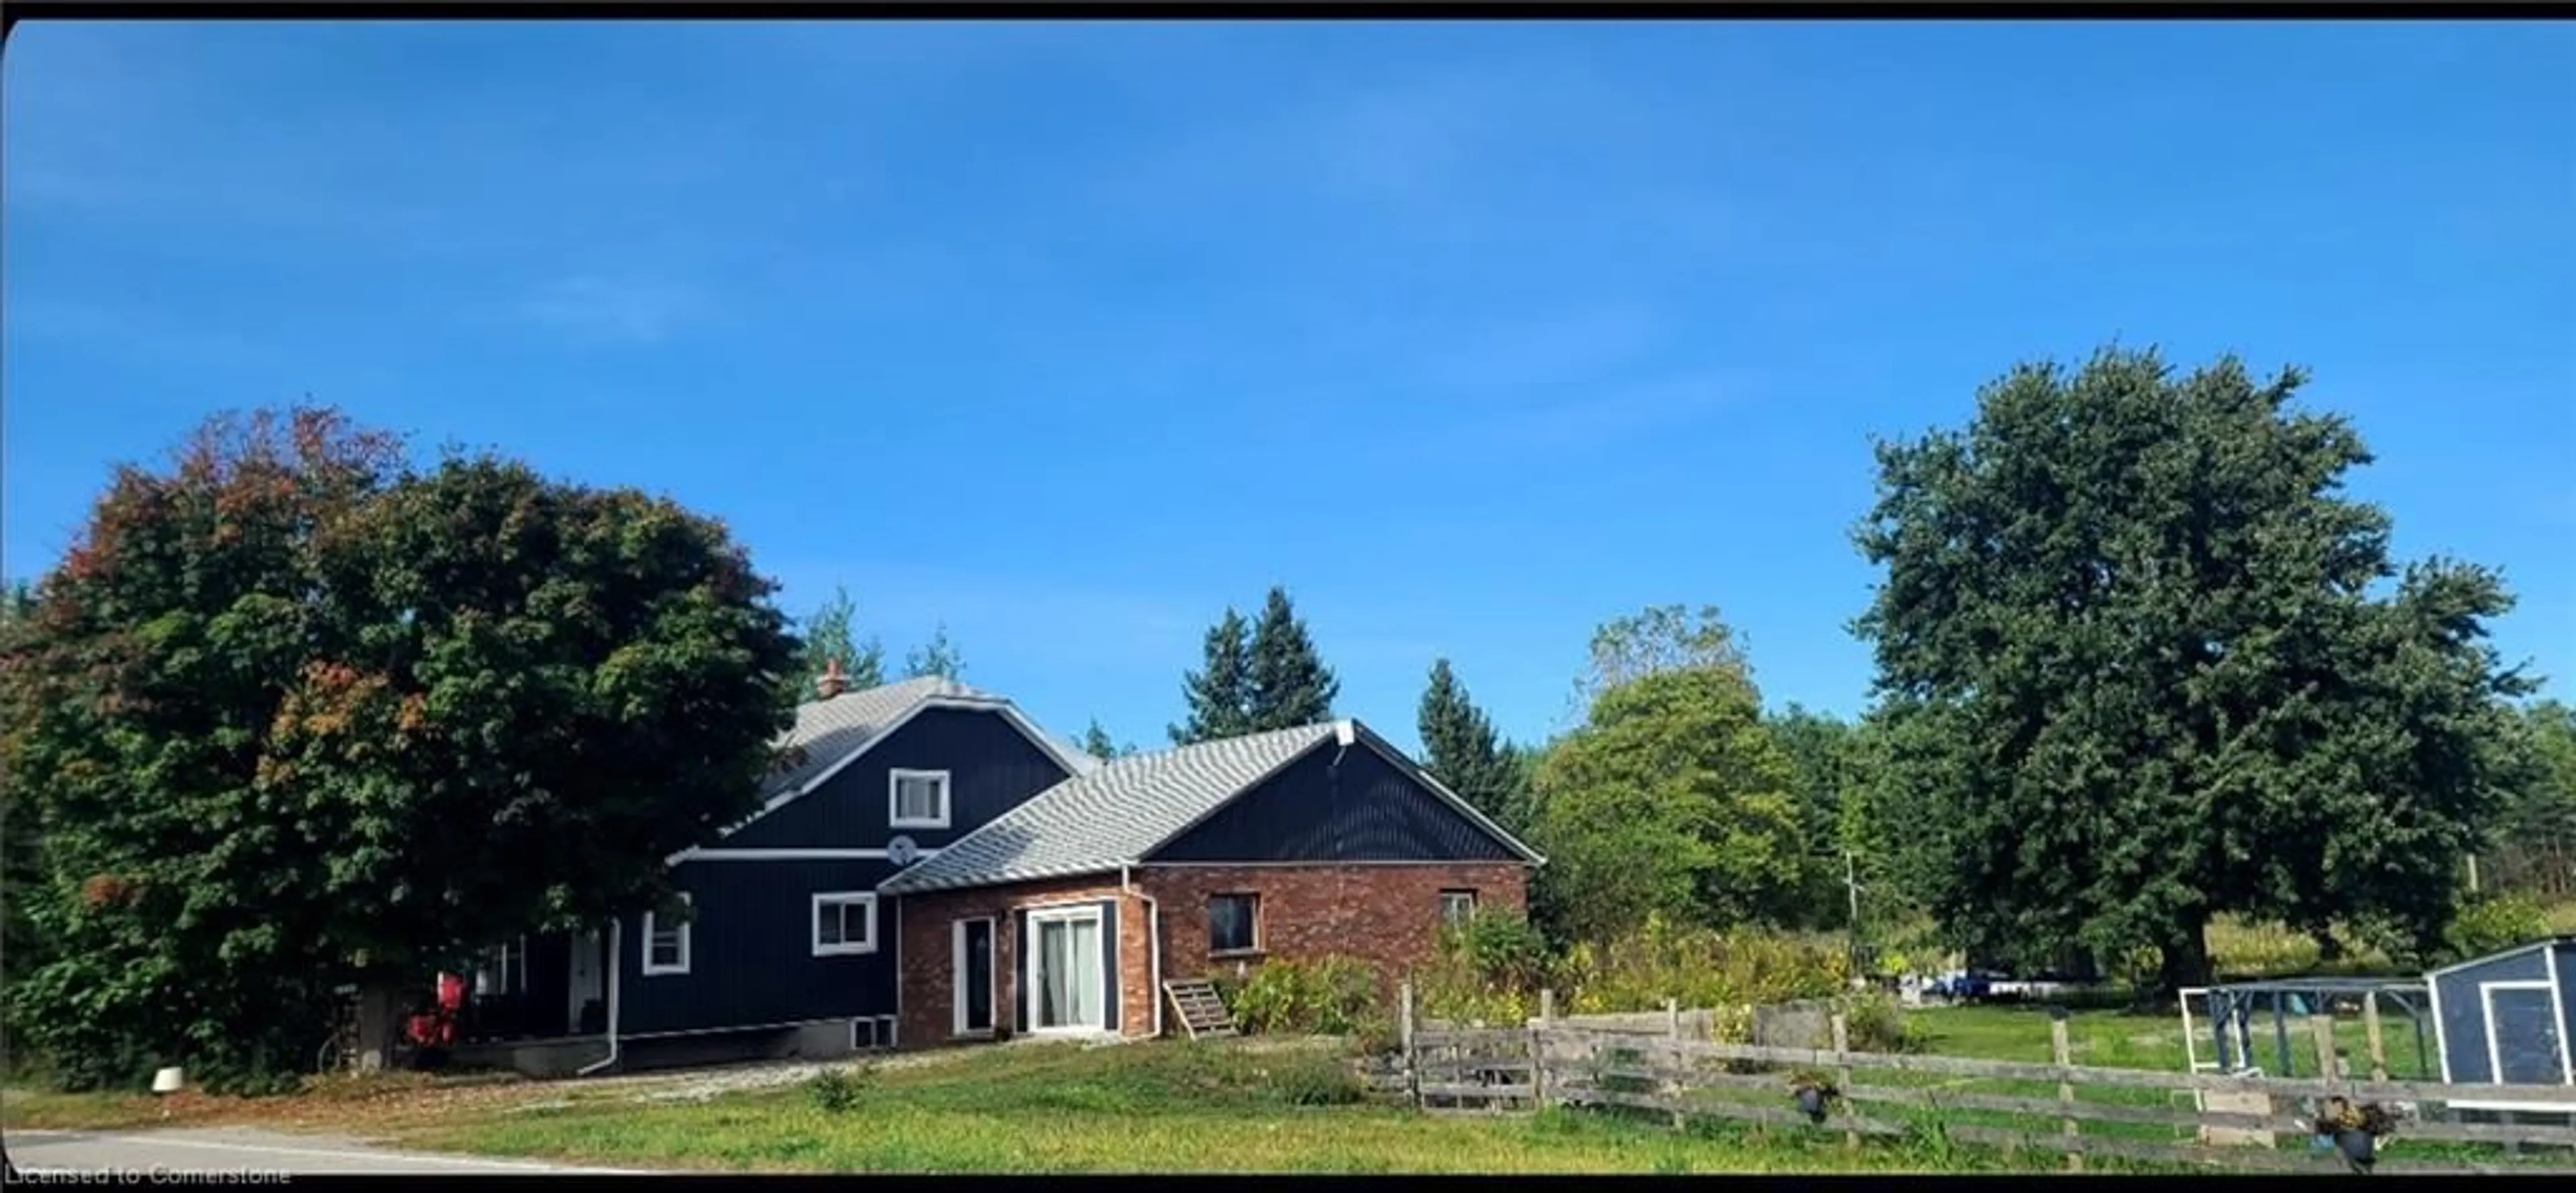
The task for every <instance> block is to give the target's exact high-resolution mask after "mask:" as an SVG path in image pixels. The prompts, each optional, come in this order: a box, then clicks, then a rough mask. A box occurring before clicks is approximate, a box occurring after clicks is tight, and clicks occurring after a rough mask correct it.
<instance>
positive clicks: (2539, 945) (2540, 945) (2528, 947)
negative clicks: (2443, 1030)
mask: <svg viewBox="0 0 2576 1193" xmlns="http://www.w3.org/2000/svg"><path fill="white" fill-rule="evenodd" d="M2558 941H2559V938H2558V937H2555V936H2552V937H2549V938H2547V939H2545V940H2535V941H2533V942H2531V943H2530V944H2518V945H2515V946H2513V947H2512V948H2509V949H2503V950H2500V951H2497V952H2493V953H2489V954H2487V955H2486V956H2483V957H2471V958H2469V959H2468V960H2466V961H2455V962H2453V963H2451V964H2449V965H2445V966H2443V967H2442V968H2440V969H2436V970H2431V971H2428V972H2427V973H2425V975H2424V978H2425V980H2426V981H2431V980H2432V979H2434V978H2438V977H2441V976H2442V975H2444V974H2451V973H2458V972H2460V971H2461V970H2464V969H2468V968H2470V967H2472V966H2478V965H2485V964H2488V963H2489V962H2494V961H2502V960H2504V959H2505V958H2507V957H2519V956H2521V955H2523V954H2524V953H2528V952H2530V951H2532V950H2533V949H2545V948H2548V947H2549V946H2551V945H2554V944H2557V943H2558Z"/></svg>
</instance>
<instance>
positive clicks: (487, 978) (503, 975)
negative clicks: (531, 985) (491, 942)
mask: <svg viewBox="0 0 2576 1193" xmlns="http://www.w3.org/2000/svg"><path fill="white" fill-rule="evenodd" d="M527 992H528V939H527V938H526V937H524V936H522V937H520V938H518V939H517V940H513V941H508V942H505V943H503V944H500V945H496V946H494V947H493V948H492V950H491V951H489V952H487V953H485V954H484V955H483V964H482V965H481V966H480V967H478V968H476V969H475V971H474V993H475V995H476V996H478V997H483V998H493V997H498V996H500V995H504V994H525V993H527Z"/></svg>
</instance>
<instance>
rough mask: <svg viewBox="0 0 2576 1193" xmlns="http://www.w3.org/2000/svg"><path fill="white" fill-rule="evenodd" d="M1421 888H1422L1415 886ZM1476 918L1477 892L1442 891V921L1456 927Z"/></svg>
mask: <svg viewBox="0 0 2576 1193" xmlns="http://www.w3.org/2000/svg"><path fill="white" fill-rule="evenodd" d="M1415 889H1417V890H1418V889H1420V888H1415ZM1474 918H1476V892H1474V891H1442V892H1440V922H1441V923H1442V924H1444V925H1446V926H1448V927H1452V928H1455V927H1457V926H1459V925H1461V924H1464V923H1466V922H1467V921H1469V920H1471V919H1474Z"/></svg>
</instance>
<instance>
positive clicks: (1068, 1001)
mask: <svg viewBox="0 0 2576 1193" xmlns="http://www.w3.org/2000/svg"><path fill="white" fill-rule="evenodd" d="M1029 934H1030V935H1031V936H1033V937H1035V938H1036V939H1035V940H1034V941H1032V942H1031V943H1032V944H1033V946H1034V947H1032V948H1030V949H1029V968H1030V970H1031V971H1032V972H1031V973H1030V974H1029V975H1028V983H1029V992H1030V995H1031V997H1030V999H1029V1026H1030V1027H1031V1028H1032V1029H1034V1030H1037V1031H1063V1032H1077V1031H1099V1030H1102V1029H1103V1028H1104V1027H1105V1026H1106V1021H1105V1019H1104V1017H1103V1015H1102V1013H1101V1012H1102V1010H1103V1009H1104V1008H1105V1006H1106V1005H1107V1003H1108V1001H1109V999H1108V991H1107V990H1106V989H1104V987H1103V981H1104V980H1105V978H1106V976H1107V975H1106V973H1105V972H1104V969H1103V967H1102V965H1101V960H1102V958H1101V955H1100V943H1101V942H1100V909H1099V908H1096V907H1085V908H1079V909H1066V910H1062V911H1033V912H1030V913H1029Z"/></svg>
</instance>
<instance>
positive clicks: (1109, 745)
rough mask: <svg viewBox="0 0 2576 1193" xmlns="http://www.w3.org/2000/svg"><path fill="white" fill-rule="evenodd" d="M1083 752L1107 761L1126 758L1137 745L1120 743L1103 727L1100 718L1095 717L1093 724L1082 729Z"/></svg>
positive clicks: (1133, 751) (1092, 720)
mask: <svg viewBox="0 0 2576 1193" xmlns="http://www.w3.org/2000/svg"><path fill="white" fill-rule="evenodd" d="M1082 752H1083V753H1085V754H1089V755H1091V756H1092V757H1094V758H1098V759H1100V760H1102V761H1104V762H1106V761H1108V760H1110V759H1112V758H1124V757H1126V756H1127V755H1129V754H1133V753H1135V752H1136V747H1134V746H1122V745H1119V744H1118V743H1117V742H1116V741H1114V740H1112V739H1111V738H1110V736H1109V731H1108V730H1107V729H1103V728H1101V726H1100V718H1098V717H1093V718H1092V719H1091V724H1090V725H1088V726H1086V727H1085V728H1084V729H1083V731H1082Z"/></svg>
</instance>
